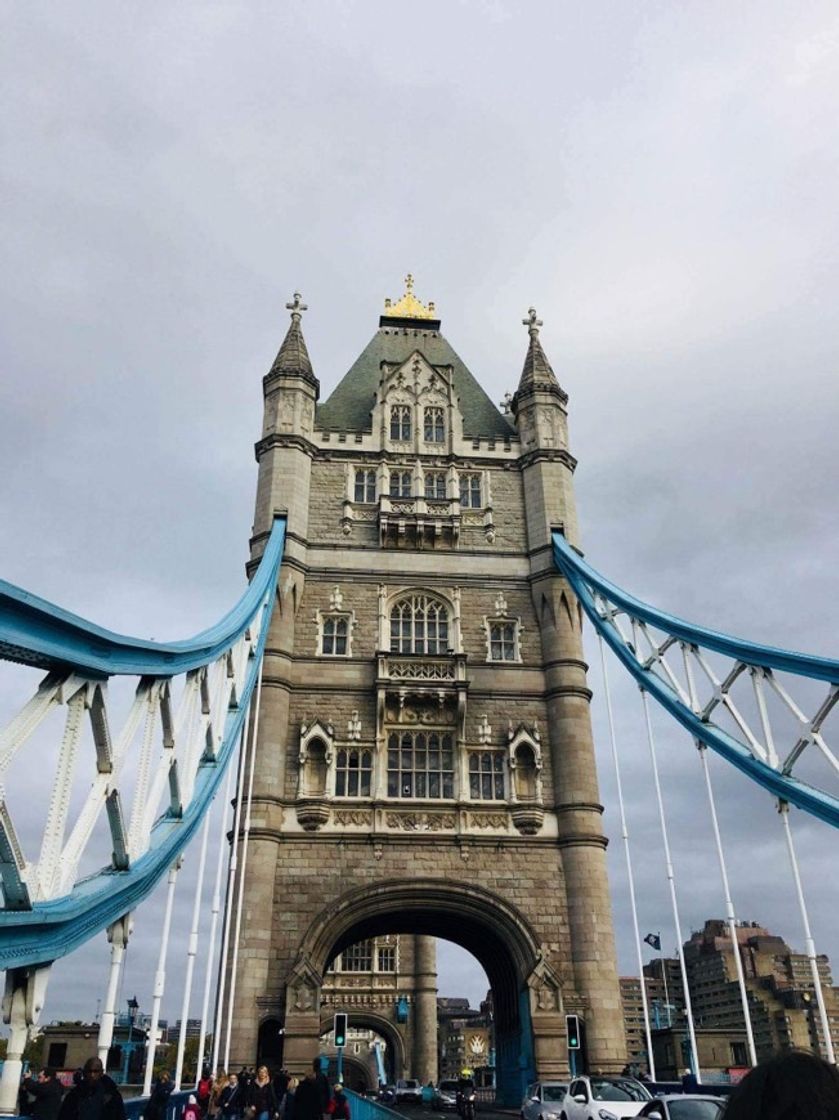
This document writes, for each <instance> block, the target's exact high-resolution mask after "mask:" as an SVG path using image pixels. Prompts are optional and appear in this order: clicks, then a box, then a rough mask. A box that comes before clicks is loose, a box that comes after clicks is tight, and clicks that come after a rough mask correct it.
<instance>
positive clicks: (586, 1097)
mask: <svg viewBox="0 0 839 1120" xmlns="http://www.w3.org/2000/svg"><path fill="white" fill-rule="evenodd" d="M650 1100H652V1094H651V1093H650V1091H649V1089H645V1088H644V1086H643V1085H642V1084H641V1082H640V1081H636V1080H635V1079H634V1078H633V1077H599V1076H597V1075H596V1074H591V1075H590V1076H589V1075H586V1076H585V1077H575V1078H574V1079H573V1080H572V1081H571V1084H570V1085H569V1086H568V1093H567V1095H566V1097H565V1100H564V1101H563V1102H562V1112H561V1113H560V1120H624V1118H625V1117H635V1116H637V1115H638V1111H639V1109H641V1108H642V1107H643V1105H645V1104H646V1103H647V1101H650Z"/></svg>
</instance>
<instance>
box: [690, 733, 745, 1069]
mask: <svg viewBox="0 0 839 1120" xmlns="http://www.w3.org/2000/svg"><path fill="white" fill-rule="evenodd" d="M696 746H697V749H698V750H699V759H700V762H701V763H702V773H703V774H704V776H705V789H706V790H707V791H708V806H709V808H710V811H711V827H712V828H713V830H714V840H715V842H716V845H717V859H718V860H719V865H720V877H721V878H722V889H723V893H724V895H725V913H726V917H727V918H728V931H729V933H730V935H731V950H732V952H733V953H734V965H735V968H736V969H737V984H738V985H739V988H740V1003H741V1005H742V1007H743V1021H744V1022H745V1024H746V1041H747V1043H748V1047H749V1064H750V1065H753V1066H756V1065H757V1051H756V1050H755V1036H754V1031H753V1030H752V1016H751V1012H750V1011H749V996H748V993H747V991H746V977H745V974H744V972H743V958H742V957H741V956H740V940H739V938H738V937H737V918H736V917H735V914H734V903H733V902H732V900H731V887H730V885H729V882H728V870H727V868H726V864H725V855H724V853H723V847H722V836H721V834H720V825H719V820H718V818H717V804H716V800H715V798H714V790H713V787H712V785H711V772H710V770H709V769H708V748H707V747H706V746H705V744H704V743H703V742H701V741H700V740H698V739H697V741H696Z"/></svg>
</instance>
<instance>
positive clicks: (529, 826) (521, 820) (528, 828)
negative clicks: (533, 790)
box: [512, 801, 545, 836]
mask: <svg viewBox="0 0 839 1120" xmlns="http://www.w3.org/2000/svg"><path fill="white" fill-rule="evenodd" d="M512 817H513V824H514V825H515V826H516V828H517V829H518V830H519V832H521V833H522V834H523V835H525V836H533V835H534V834H535V833H537V832H538V831H539V829H540V828H541V827H542V824H543V823H544V820H545V811H544V809H542V807H541V806H540V805H536V804H530V805H528V804H527V802H523V801H522V802H519V803H518V804H517V805H514V806H513V809H512Z"/></svg>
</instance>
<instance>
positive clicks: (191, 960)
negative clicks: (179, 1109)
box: [174, 807, 211, 1093]
mask: <svg viewBox="0 0 839 1120" xmlns="http://www.w3.org/2000/svg"><path fill="white" fill-rule="evenodd" d="M210 815H211V813H210V808H209V807H208V809H207V811H206V813H205V814H204V827H203V829H202V830H201V851H200V854H199V856H198V879H197V881H196V883H195V897H194V898H193V901H192V925H191V927H190V931H189V942H188V944H187V950H186V977H185V978H184V998H183V1002H182V1003H181V1029H180V1031H179V1032H178V1055H177V1058H176V1059H175V1088H174V1092H176V1093H179V1092H180V1091H181V1077H182V1075H183V1072H184V1049H185V1047H186V1027H187V1023H188V1021H189V1001H190V997H191V996H192V975H193V972H194V971H195V957H196V954H197V953H198V926H199V923H200V921H201V897H202V895H203V893H204V868H205V867H206V865H207V842H208V840H209V837H210Z"/></svg>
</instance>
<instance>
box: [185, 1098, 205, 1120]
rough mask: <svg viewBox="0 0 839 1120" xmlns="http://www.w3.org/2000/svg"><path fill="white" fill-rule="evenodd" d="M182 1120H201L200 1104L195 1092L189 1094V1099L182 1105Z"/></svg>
mask: <svg viewBox="0 0 839 1120" xmlns="http://www.w3.org/2000/svg"><path fill="white" fill-rule="evenodd" d="M182 1120H201V1106H200V1105H199V1103H198V1098H197V1097H196V1095H195V1093H190V1094H189V1099H188V1100H187V1102H186V1104H185V1105H184V1112H183V1117H182Z"/></svg>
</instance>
